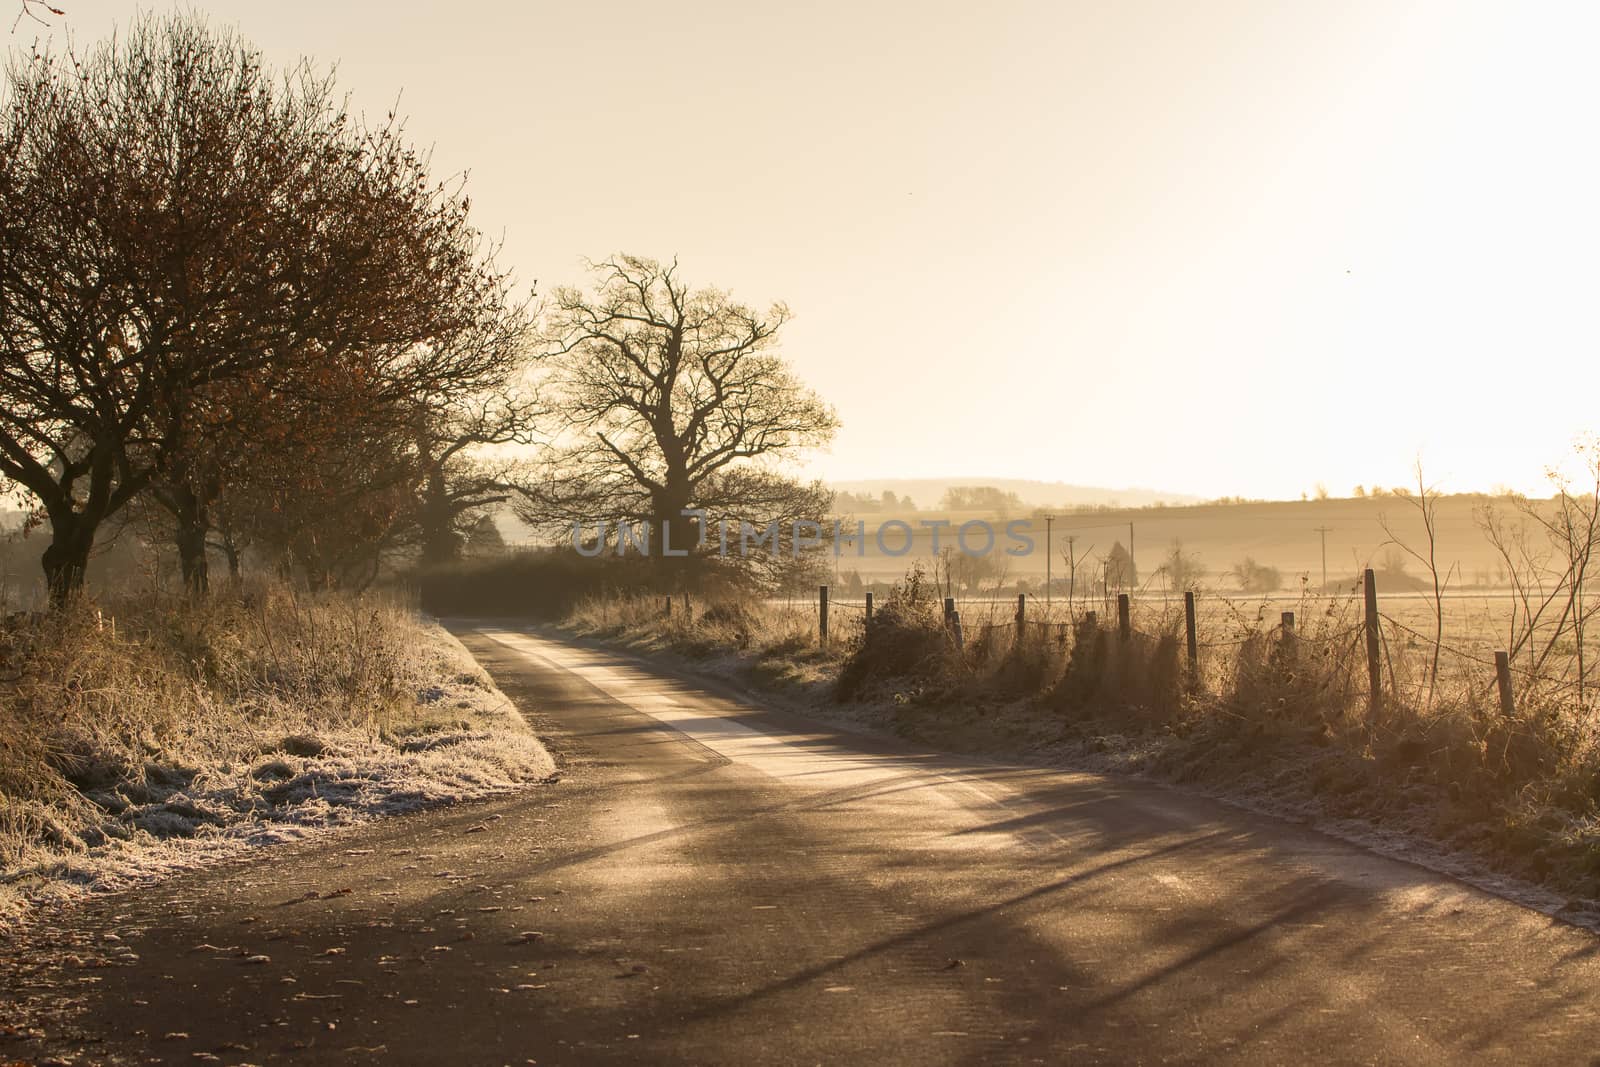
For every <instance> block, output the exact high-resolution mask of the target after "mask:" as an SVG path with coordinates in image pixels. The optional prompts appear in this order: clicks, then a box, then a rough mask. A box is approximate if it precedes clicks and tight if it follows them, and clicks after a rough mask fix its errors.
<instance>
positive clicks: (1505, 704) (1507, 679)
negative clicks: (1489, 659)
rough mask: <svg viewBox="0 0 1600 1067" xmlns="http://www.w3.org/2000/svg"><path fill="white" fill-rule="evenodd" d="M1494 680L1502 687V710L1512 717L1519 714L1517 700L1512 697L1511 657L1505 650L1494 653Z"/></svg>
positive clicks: (1507, 716) (1508, 716) (1504, 713)
mask: <svg viewBox="0 0 1600 1067" xmlns="http://www.w3.org/2000/svg"><path fill="white" fill-rule="evenodd" d="M1494 680H1495V683H1496V684H1497V685H1498V686H1499V687H1500V711H1501V713H1502V714H1503V715H1505V717H1506V718H1508V719H1510V718H1513V717H1515V715H1516V714H1517V705H1516V702H1515V701H1513V700H1512V699H1511V657H1510V655H1508V654H1507V653H1504V652H1496V653H1495V654H1494Z"/></svg>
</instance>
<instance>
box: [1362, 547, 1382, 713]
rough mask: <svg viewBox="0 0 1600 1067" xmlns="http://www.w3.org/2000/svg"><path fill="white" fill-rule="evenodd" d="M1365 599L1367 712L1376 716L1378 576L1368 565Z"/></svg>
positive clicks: (1379, 675)
mask: <svg viewBox="0 0 1600 1067" xmlns="http://www.w3.org/2000/svg"><path fill="white" fill-rule="evenodd" d="M1361 584H1362V587H1363V589H1364V591H1365V595H1366V601H1367V611H1366V625H1367V693H1368V696H1367V714H1368V716H1369V717H1371V718H1377V716H1378V713H1379V712H1380V711H1382V710H1383V671H1382V665H1381V664H1380V663H1379V661H1378V652H1379V645H1378V639H1379V633H1378V576H1377V575H1376V574H1374V573H1373V572H1372V568H1371V567H1368V568H1367V571H1366V574H1364V575H1363V576H1362V582H1361Z"/></svg>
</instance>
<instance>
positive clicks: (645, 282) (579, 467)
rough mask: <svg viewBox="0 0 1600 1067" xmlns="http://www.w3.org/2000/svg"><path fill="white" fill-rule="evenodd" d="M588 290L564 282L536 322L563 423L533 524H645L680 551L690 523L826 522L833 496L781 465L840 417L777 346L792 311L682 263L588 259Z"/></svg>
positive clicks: (524, 508) (534, 497) (533, 505)
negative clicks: (682, 272) (701, 280)
mask: <svg viewBox="0 0 1600 1067" xmlns="http://www.w3.org/2000/svg"><path fill="white" fill-rule="evenodd" d="M593 270H594V273H595V276H596V285H595V288H594V290H593V292H591V293H586V292H583V291H581V290H579V289H575V288H563V289H558V290H557V291H556V292H555V293H554V294H553V295H552V297H551V299H550V302H549V304H548V306H547V307H546V311H545V317H544V320H543V324H542V327H543V335H544V341H545V345H544V348H543V356H544V357H545V358H546V359H547V360H548V361H549V366H550V368H551V371H550V378H549V388H550V391H551V395H550V402H551V405H552V408H553V409H554V410H556V411H558V412H560V413H561V414H562V416H563V417H564V418H565V420H566V428H565V433H564V434H563V435H562V436H561V437H560V438H559V439H558V441H557V443H556V447H554V448H553V449H552V450H550V452H549V453H548V462H547V464H546V467H545V470H544V474H543V476H542V477H541V478H538V479H536V480H534V481H533V482H532V483H531V484H529V485H526V486H524V493H523V502H522V504H521V507H520V509H519V510H520V511H521V512H522V513H523V515H524V517H525V518H527V519H530V520H532V521H534V522H543V523H545V524H562V523H572V522H596V521H600V520H611V521H616V520H628V521H639V520H643V521H648V522H649V523H650V524H651V527H652V529H653V537H654V541H653V542H652V551H653V552H655V553H656V554H660V551H659V548H657V547H656V546H658V545H660V543H661V540H662V537H663V532H664V531H665V534H666V539H667V540H668V541H670V544H671V546H672V548H673V550H674V551H677V550H681V549H686V548H693V547H694V546H695V544H696V542H697V541H698V539H699V531H698V530H697V528H696V526H695V522H694V519H693V518H692V517H691V516H690V515H688V514H686V513H687V512H689V511H691V510H693V509H704V510H706V511H707V512H708V513H709V516H708V517H710V518H716V519H720V518H723V517H726V518H729V519H732V520H734V521H739V520H747V521H752V522H753V523H758V524H759V523H765V522H767V521H770V520H771V519H783V520H788V519H790V518H809V519H820V518H821V517H822V515H823V514H824V513H825V509H826V507H827V503H828V494H827V493H826V492H824V491H823V490H821V488H820V487H819V486H817V485H816V484H814V483H813V484H804V483H801V482H798V481H796V480H794V479H793V478H791V477H788V476H786V475H785V474H783V473H782V471H781V470H780V469H779V468H778V466H777V465H776V463H775V461H781V460H784V459H786V458H791V457H793V456H794V454H795V453H796V452H797V451H799V450H801V449H804V448H806V447H809V446H815V445H820V444H823V443H825V442H826V441H828V440H829V439H830V438H831V437H832V435H833V433H834V431H835V429H836V427H837V425H838V419H837V416H836V415H835V413H834V411H833V409H832V408H831V407H830V406H829V405H828V404H827V403H826V402H824V401H823V400H822V399H821V398H820V397H819V396H818V395H817V394H816V393H815V392H813V391H812V390H811V389H809V388H808V387H806V386H805V385H804V384H803V383H802V382H801V381H800V380H799V378H798V377H796V375H795V373H794V371H793V370H792V369H791V368H790V366H789V364H788V363H787V361H785V360H784V358H783V357H782V356H781V355H780V354H779V353H778V350H777V348H778V333H779V331H780V330H781V329H782V327H783V325H784V323H785V322H786V321H787V320H788V318H789V311H788V309H787V308H786V307H784V306H783V305H782V304H774V305H772V306H771V307H769V308H767V309H766V310H764V311H762V310H757V309H755V308H753V307H750V306H748V305H746V304H742V303H739V302H738V301H736V300H734V299H733V298H732V297H731V296H730V295H729V294H727V293H725V292H723V291H721V290H717V289H709V288H706V289H696V288H693V287H691V286H690V285H689V284H687V283H686V282H685V281H684V280H683V279H682V278H681V277H680V276H679V272H678V268H677V265H676V263H671V264H663V263H659V262H657V261H655V260H651V259H644V258H640V257H636V256H618V257H615V258H612V259H609V260H606V261H605V262H603V263H598V264H593Z"/></svg>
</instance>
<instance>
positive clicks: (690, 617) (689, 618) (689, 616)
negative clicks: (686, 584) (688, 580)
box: [683, 592, 694, 623]
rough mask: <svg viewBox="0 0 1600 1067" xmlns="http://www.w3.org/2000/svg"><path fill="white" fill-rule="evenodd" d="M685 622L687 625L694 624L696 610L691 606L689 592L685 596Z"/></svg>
mask: <svg viewBox="0 0 1600 1067" xmlns="http://www.w3.org/2000/svg"><path fill="white" fill-rule="evenodd" d="M683 621H684V622H686V623H689V622H694V609H693V608H692V607H690V606H689V594H688V593H687V592H685V593H684V594H683Z"/></svg>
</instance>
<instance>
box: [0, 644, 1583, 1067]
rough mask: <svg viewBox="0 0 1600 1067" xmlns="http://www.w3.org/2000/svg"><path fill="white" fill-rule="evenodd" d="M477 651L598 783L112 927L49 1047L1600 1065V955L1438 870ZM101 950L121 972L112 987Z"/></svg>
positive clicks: (83, 922) (235, 874) (534, 1057)
mask: <svg viewBox="0 0 1600 1067" xmlns="http://www.w3.org/2000/svg"><path fill="white" fill-rule="evenodd" d="M456 629H457V632H458V633H459V635H460V636H461V637H462V639H463V641H464V642H465V643H466V644H467V646H468V647H469V648H470V649H472V651H473V652H474V654H476V655H477V656H478V658H479V659H480V661H481V662H482V663H483V664H484V665H485V667H487V668H488V669H489V671H490V672H491V674H492V675H493V676H494V678H495V680H496V681H497V683H498V684H499V685H500V687H501V688H502V689H503V690H504V691H505V692H506V693H507V694H508V695H510V696H511V697H512V699H514V700H516V701H517V702H518V703H519V705H521V706H523V707H524V708H525V709H527V712H528V714H529V717H530V719H531V720H532V721H534V722H536V724H537V726H538V728H539V730H540V732H541V733H542V734H546V735H547V736H548V740H549V743H550V745H551V748H552V750H553V751H554V752H555V753H556V755H557V758H558V760H559V761H560V762H561V763H562V765H563V774H564V779H563V781H562V782H561V783H560V784H559V785H555V786H551V787H548V788H544V789H540V790H536V791H534V792H532V793H530V794H525V795H523V796H520V797H518V798H514V799H508V800H503V801H498V802H494V803H488V804H478V805H471V806H465V807H462V808H458V809H453V810H448V811H444V812H436V813H431V814H426V815H420V816H414V817H408V818H403V819H396V820H392V821H389V822H385V823H380V824H375V825H373V826H371V827H368V828H364V829H362V830H359V831H355V832H351V833H345V834H340V835H337V836H334V837H330V838H326V839H322V840H319V841H314V842H308V843H305V844H301V845H297V846H291V847H289V848H286V849H283V850H280V851H277V852H273V853H271V854H270V858H263V859H262V860H260V861H258V862H257V863H255V864H251V865H235V866H230V867H225V868H219V869H216V870H212V871H209V872H206V873H204V874H201V875H198V876H195V877H192V878H187V879H183V880H175V881H173V882H170V883H167V884H165V885H163V886H161V887H159V888H157V889H155V890H152V891H146V892H143V893H140V894H128V895H123V896H120V897H115V898H110V899H108V900H105V901H100V902H97V904H96V905H95V906H93V907H92V908H86V909H81V910H80V911H78V912H75V913H74V914H72V915H71V916H68V917H66V918H64V919H63V921H62V923H61V924H60V925H59V927H57V928H56V929H54V930H53V931H51V935H50V946H35V951H36V956H35V964H34V966H33V967H32V968H31V969H29V970H27V971H26V972H20V971H19V972H18V976H17V977H16V978H14V979H13V980H12V982H11V983H10V984H11V985H12V990H11V993H12V995H14V996H17V997H19V998H24V999H26V1000H28V1001H29V1002H30V1003H33V1004H34V1005H36V1006H37V1005H53V1006H54V1008H55V1011H54V1014H53V1016H51V1017H49V1018H48V1020H47V1023H46V1024H45V1029H46V1031H47V1033H48V1035H49V1036H48V1042H49V1045H48V1049H47V1051H51V1052H52V1053H53V1054H58V1055H60V1054H64V1055H67V1056H68V1057H82V1062H108V1063H113V1062H151V1061H155V1062H171V1063H196V1062H219V1061H220V1062H225V1063H267V1062H292V1063H298V1064H305V1063H341V1064H342V1063H363V1062H373V1063H380V1062H381V1063H462V1064H502V1063H503V1064H526V1063H537V1064H542V1065H550V1064H588V1063H629V1064H740V1065H743V1064H857V1063H878V1064H902V1063H904V1064H994V1063H1023V1064H1027V1063H1040V1064H1059V1063H1075V1064H1076V1063H1152V1064H1154V1063H1198V1062H1213V1061H1223V1060H1225V1061H1227V1062H1237V1063H1261V1064H1282V1063H1291V1062H1327V1063H1385V1064H1387V1063H1452V1064H1454V1063H1462V1062H1485V1063H1494V1062H1504V1063H1528V1062H1540V1063H1589V1062H1592V1057H1593V1056H1594V1054H1595V1051H1596V1050H1597V1049H1600V1021H1597V1020H1600V1012H1597V1010H1596V1009H1597V1008H1600V960H1597V959H1596V949H1597V948H1600V941H1597V939H1596V938H1594V937H1593V936H1591V935H1589V934H1587V933H1584V932H1582V931H1579V930H1575V929H1572V928H1570V927H1567V926H1565V925H1562V924H1560V923H1557V922H1555V921H1552V920H1550V919H1548V918H1546V917H1544V916H1542V915H1539V914H1537V913H1534V912H1531V911H1528V910H1526V909H1523V908H1520V907H1517V906H1515V905H1513V904H1511V903H1508V902H1506V901H1503V900H1500V899H1497V898H1494V897H1491V896H1489V895H1487V894H1484V893H1481V892H1479V891H1477V890H1474V889H1470V888H1467V887H1464V886H1462V885H1460V884H1458V883H1455V882H1452V881H1449V880H1447V879H1442V878H1440V877H1438V876H1436V875H1433V874H1430V873H1428V872H1426V871H1423V870H1421V869H1418V868H1415V867H1412V866H1410V865H1407V864H1404V863H1398V862H1395V861H1392V860H1386V859H1382V858H1378V857H1375V856H1372V855H1370V854H1368V853H1365V852H1362V851H1361V850H1359V849H1356V848H1354V847H1352V846H1349V845H1346V844H1342V843H1340V842H1337V841H1334V840H1331V839H1329V838H1326V837H1323V836H1321V835H1318V834H1315V833H1312V832H1309V831H1306V830H1303V829H1300V828H1297V827H1294V826H1290V825H1287V824H1284V823H1281V822H1278V821H1275V820H1272V819H1268V818H1264V817H1257V816H1253V815H1250V814H1247V813H1242V812H1240V811H1238V810H1235V809H1232V808H1228V807H1226V806H1223V805H1220V804H1217V803H1214V802H1212V801H1209V800H1206V799H1203V798H1198V797H1194V796H1190V795H1187V794H1185V793H1182V792H1179V791H1176V790H1172V789H1167V788H1163V787H1160V786H1156V785H1149V784H1144V783H1139V782H1133V781H1125V780H1120V779H1110V778H1106V777H1101V776H1097V775H1092V774H1079V773H1071V772H1065V771H1057V770H1045V769H1039V768H1027V767H1016V766H1007V765H1000V764H994V763H988V762H984V761H979V760H970V759H961V758H956V757H950V756H940V755H934V754H930V753H928V752H926V751H923V750H919V749H915V748H912V747H909V746H906V745H903V744H899V743H896V742H892V741H887V740H880V739H874V738H867V737H863V736H860V735H856V734H852V733H848V732H842V731H839V730H836V729H834V728H831V727H828V726H824V725H821V724H819V723H817V722H815V721H812V720H809V719H805V718H802V717H799V716H795V715H791V714H787V713H783V712H778V711H773V710H770V709H766V708H762V707H757V706H753V705H752V704H750V703H749V702H747V701H744V700H741V699H739V698H738V697H737V696H735V695H733V694H731V693H728V692H724V691H721V690H719V689H717V688H716V687H711V686H708V685H706V684H703V683H697V682H694V681H691V680H687V679H685V678H681V677H677V676H675V675H673V674H672V673H671V672H668V671H664V670H662V669H659V668H655V667H651V666H649V665H647V664H645V663H642V662H640V661H638V660H635V659H633V658H630V657H628V656H626V655H622V654H618V653H614V652H606V651H601V650H597V649H594V648H589V647H582V646H580V645H576V644H573V643H569V642H564V641H561V640H558V639H555V638H553V637H550V636H546V635H541V634H539V633H535V632H530V631H526V630H522V629H517V628H513V627H508V626H502V625H496V624H491V623H474V622H469V621H463V622H461V623H459V624H457V626H456ZM313 894H315V898H314V899H313V898H312V895H313ZM107 932H111V933H114V934H115V936H116V937H117V938H118V940H116V941H115V942H108V941H106V939H105V936H104V935H105V934H106V933H107ZM111 945H114V946H115V947H114V949H113V948H108V946H111ZM51 946H53V947H54V948H55V949H56V951H55V952H50V951H46V950H45V949H46V948H48V947H51ZM86 954H87V955H88V956H89V957H91V958H89V959H88V961H87V962H88V963H90V964H92V963H94V962H96V961H97V960H104V961H105V962H109V963H112V964H117V965H114V966H107V967H96V968H94V969H92V970H88V971H85V970H83V969H82V968H83V967H84V966H85V962H86V960H85V957H86ZM135 956H136V957H137V959H136V960H134V959H133V957H135ZM75 968H76V969H75ZM84 979H89V980H88V981H85V980H84ZM3 1021H4V1020H3V1019H0V1022H3ZM12 1054H13V1053H12V1052H11V1051H10V1050H9V1049H8V1046H6V1045H5V1044H3V1043H0V1061H3V1060H5V1059H6V1058H8V1056H10V1055H12ZM29 1054H30V1055H34V1054H37V1052H34V1053H29Z"/></svg>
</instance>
